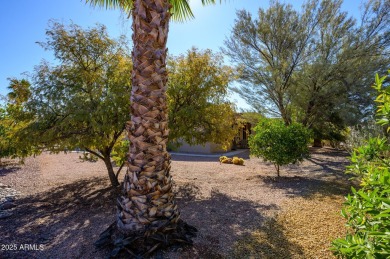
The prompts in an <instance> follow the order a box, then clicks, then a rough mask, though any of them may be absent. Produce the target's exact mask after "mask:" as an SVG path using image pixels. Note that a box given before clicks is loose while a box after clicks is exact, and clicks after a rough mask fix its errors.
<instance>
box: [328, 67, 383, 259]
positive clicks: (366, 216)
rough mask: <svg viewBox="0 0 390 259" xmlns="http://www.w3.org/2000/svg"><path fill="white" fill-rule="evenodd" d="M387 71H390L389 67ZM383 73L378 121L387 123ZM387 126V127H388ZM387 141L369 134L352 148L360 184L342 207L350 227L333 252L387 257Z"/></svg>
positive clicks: (378, 80) (377, 82) (379, 82)
mask: <svg viewBox="0 0 390 259" xmlns="http://www.w3.org/2000/svg"><path fill="white" fill-rule="evenodd" d="M389 75H390V71H389ZM385 79H386V77H382V78H379V77H378V76H376V80H375V85H374V88H375V89H376V90H377V91H378V92H379V96H378V98H377V99H376V101H377V102H378V103H379V106H378V110H377V115H378V117H379V119H378V124H381V125H387V126H388V125H389V120H388V119H389V117H390V109H389V108H390V92H389V90H390V88H388V87H385V88H383V87H382V84H383V82H384V80H385ZM389 129H390V127H388V130H389ZM389 150H390V144H389V142H388V139H386V138H380V137H376V138H371V139H369V140H368V142H367V144H366V145H364V146H361V147H359V148H357V149H355V150H354V151H353V153H352V156H351V165H350V166H349V167H348V168H347V172H348V173H352V174H354V175H356V177H358V178H359V179H360V181H361V186H362V187H361V188H360V189H359V190H356V189H354V188H352V194H349V195H348V196H347V201H346V203H345V205H344V208H343V210H342V215H343V216H344V217H345V218H346V219H347V226H348V227H349V228H350V229H351V230H352V231H350V233H349V234H347V236H346V237H345V238H339V239H336V240H334V241H333V242H332V248H331V249H332V250H333V253H334V254H335V255H337V256H340V257H344V258H390V156H389Z"/></svg>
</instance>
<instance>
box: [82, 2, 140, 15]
mask: <svg viewBox="0 0 390 259" xmlns="http://www.w3.org/2000/svg"><path fill="white" fill-rule="evenodd" d="M85 1H86V3H90V5H92V6H99V7H103V8H106V9H122V10H123V11H124V12H125V13H130V12H131V9H132V8H133V2H134V1H133V0H85Z"/></svg>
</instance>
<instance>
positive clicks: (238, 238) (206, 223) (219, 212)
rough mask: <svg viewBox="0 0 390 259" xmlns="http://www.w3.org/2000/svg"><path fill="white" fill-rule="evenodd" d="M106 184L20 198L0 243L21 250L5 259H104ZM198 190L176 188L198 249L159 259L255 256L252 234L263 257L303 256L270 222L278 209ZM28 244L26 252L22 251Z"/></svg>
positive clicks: (108, 212)
mask: <svg viewBox="0 0 390 259" xmlns="http://www.w3.org/2000/svg"><path fill="white" fill-rule="evenodd" d="M108 186H109V183H108V181H107V180H106V179H105V178H104V179H103V178H96V177H95V178H90V179H86V180H80V181H77V182H74V183H71V184H66V185H62V186H59V187H57V188H53V189H51V190H49V191H47V192H43V193H39V194H36V195H31V196H28V197H24V198H21V199H19V200H16V205H17V206H16V207H15V208H13V209H12V210H11V212H12V213H13V215H12V216H11V217H9V218H6V219H1V221H0V222H1V224H0V232H1V233H2V235H0V243H1V244H15V245H17V249H16V251H10V250H9V251H2V254H1V258H106V257H107V255H108V254H109V252H110V251H108V250H96V249H95V247H94V246H93V243H94V241H96V240H97V239H98V236H99V234H100V233H101V232H102V231H103V230H105V229H106V228H107V227H108V225H110V224H111V223H112V222H113V221H114V220H115V215H116V209H115V200H116V197H117V195H118V194H119V191H118V190H117V189H112V188H111V187H108ZM198 190H199V189H197V187H196V186H193V185H186V186H180V187H179V188H178V189H177V195H178V199H177V202H178V204H179V208H180V210H181V212H182V219H183V220H185V221H186V222H187V223H188V224H191V225H194V226H195V227H197V228H198V230H199V233H198V237H197V238H196V239H195V240H194V246H193V247H188V248H184V249H181V250H179V251H176V252H173V251H171V250H168V251H165V252H163V253H159V254H157V255H155V258H161V257H162V258H221V257H225V256H226V253H228V256H231V257H235V258H242V257H246V255H251V254H253V253H254V255H257V254H258V252H256V251H252V250H251V248H250V247H249V248H245V249H244V250H243V248H242V247H241V246H240V244H241V243H242V242H243V240H246V238H248V237H250V236H251V235H252V232H253V231H254V230H256V231H260V232H262V231H264V233H266V234H265V235H264V236H263V238H261V239H257V238H256V239H253V242H252V243H253V246H256V247H264V250H267V251H269V252H267V253H266V255H265V256H263V257H262V258H275V256H274V255H282V254H283V255H285V256H284V258H289V256H290V255H292V254H293V253H294V254H296V253H300V251H301V248H300V247H299V246H296V245H295V244H293V243H290V242H289V241H288V239H287V238H286V237H285V236H284V234H283V231H282V229H280V227H279V226H277V225H273V224H266V222H269V221H270V220H271V216H270V214H272V213H271V212H272V211H276V210H277V209H278V208H277V206H276V205H274V204H271V205H263V204H257V203H253V202H251V201H246V200H238V199H233V198H231V197H229V196H228V195H226V194H223V193H220V192H219V191H217V190H213V191H212V193H211V196H210V197H208V198H201V199H199V198H198V197H197V193H198ZM259 229H260V230H259ZM276 240H279V241H280V242H282V243H283V244H284V246H283V247H280V245H279V243H275V242H276ZM279 241H278V242H279ZM25 244H27V245H28V248H27V249H26V248H22V247H23V245H25ZM264 253H265V252H264ZM241 255H242V256H241ZM268 255H269V256H268ZM271 255H273V256H271ZM286 255H287V256H286Z"/></svg>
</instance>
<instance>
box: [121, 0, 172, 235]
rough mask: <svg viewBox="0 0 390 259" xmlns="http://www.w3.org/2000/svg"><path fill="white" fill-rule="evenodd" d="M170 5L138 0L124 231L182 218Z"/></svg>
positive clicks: (167, 225) (164, 227)
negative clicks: (173, 132)
mask: <svg viewBox="0 0 390 259" xmlns="http://www.w3.org/2000/svg"><path fill="white" fill-rule="evenodd" d="M169 8H170V5H169V2H168V1H167V0H135V1H134V10H133V12H132V15H133V42H134V48H133V66H134V67H133V74H132V83H133V87H132V93H131V121H130V122H129V124H128V127H127V128H128V131H129V139H130V154H129V157H128V170H127V173H126V175H125V178H124V183H123V195H122V197H121V198H119V200H118V203H119V205H118V208H119V212H118V220H117V227H118V229H119V230H120V231H121V232H122V233H124V234H132V233H144V234H146V235H149V234H153V233H156V232H160V233H166V232H169V231H171V230H173V229H175V228H176V224H177V222H178V221H179V212H178V209H177V206H176V205H175V201H174V195H173V192H172V181H171V176H170V175H169V170H170V155H169V153H168V152H167V150H166V145H167V140H168V118H167V102H166V95H165V91H166V84H167V71H166V56H167V49H166V42H167V36H168V25H169V17H170V14H169Z"/></svg>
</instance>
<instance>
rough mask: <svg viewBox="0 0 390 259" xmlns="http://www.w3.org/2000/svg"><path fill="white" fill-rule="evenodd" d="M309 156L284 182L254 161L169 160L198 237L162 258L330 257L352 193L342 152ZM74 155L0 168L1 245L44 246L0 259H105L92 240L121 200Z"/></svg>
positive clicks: (100, 170)
mask: <svg viewBox="0 0 390 259" xmlns="http://www.w3.org/2000/svg"><path fill="white" fill-rule="evenodd" d="M312 154H313V155H312V157H311V158H310V160H306V161H305V162H304V163H303V164H301V165H299V166H290V167H286V168H283V169H282V172H281V174H282V175H283V177H282V178H280V179H276V178H275V177H274V176H275V172H274V167H273V166H272V165H271V164H268V163H263V162H261V161H260V160H259V159H254V158H252V159H247V160H246V162H245V166H235V165H229V164H220V163H219V161H218V158H201V157H183V156H180V157H179V156H173V162H172V176H173V179H174V180H175V183H176V189H175V191H176V192H177V194H178V195H177V196H178V199H177V201H178V204H179V207H180V209H181V214H182V219H184V220H185V221H186V222H187V223H189V224H191V225H193V226H195V227H197V228H198V230H199V233H198V236H197V237H196V238H195V239H194V246H193V247H189V248H184V249H179V251H176V252H175V251H165V252H164V253H160V254H159V256H161V257H165V258H248V257H250V256H252V257H254V258H277V257H275V255H278V256H279V255H283V258H331V254H330V253H329V252H328V251H327V245H328V244H329V240H332V239H333V238H335V237H337V236H340V235H343V229H344V228H343V222H342V218H341V217H340V216H338V214H339V211H340V208H341V202H342V199H343V198H342V197H343V195H345V194H346V193H348V191H349V182H348V180H347V179H346V177H345V176H344V175H343V171H344V167H345V165H346V164H347V161H346V154H345V153H342V152H338V151H335V150H332V149H313V150H312ZM247 155H248V154H247V153H243V154H241V155H240V156H241V157H242V156H246V157H247V158H248V156H247ZM78 156H79V154H75V153H70V154H58V155H51V154H43V155H41V156H38V157H36V158H28V159H27V160H26V163H25V165H22V166H20V167H19V166H18V167H14V169H10V168H8V167H7V168H2V169H1V170H0V182H1V183H2V184H4V185H7V186H10V187H11V188H13V189H15V190H18V191H20V192H21V195H20V197H18V198H17V199H16V201H15V203H16V205H17V206H16V207H15V208H13V209H12V213H13V215H12V216H11V217H9V218H6V219H0V232H1V233H2V235H1V236H0V244H19V245H20V244H38V245H43V247H44V249H43V250H42V251H20V250H19V251H0V257H1V258H15V257H17V258H104V257H105V256H107V253H108V251H104V250H95V248H94V247H93V241H94V240H96V239H97V237H98V235H99V233H100V232H101V231H103V230H104V229H105V228H106V227H107V226H108V225H109V224H110V223H111V222H113V221H114V220H115V197H116V195H117V194H118V192H117V190H112V189H110V187H109V182H108V181H107V173H106V171H105V167H104V164H103V163H101V162H96V163H91V162H81V161H79V159H78ZM120 177H122V176H120ZM120 179H121V178H120ZM330 211H331V212H332V213H331V214H329V212H330ZM330 215H331V216H330ZM321 222H322V224H320V223H321ZM324 222H325V223H324ZM338 230H340V231H338ZM279 258H281V257H279Z"/></svg>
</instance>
